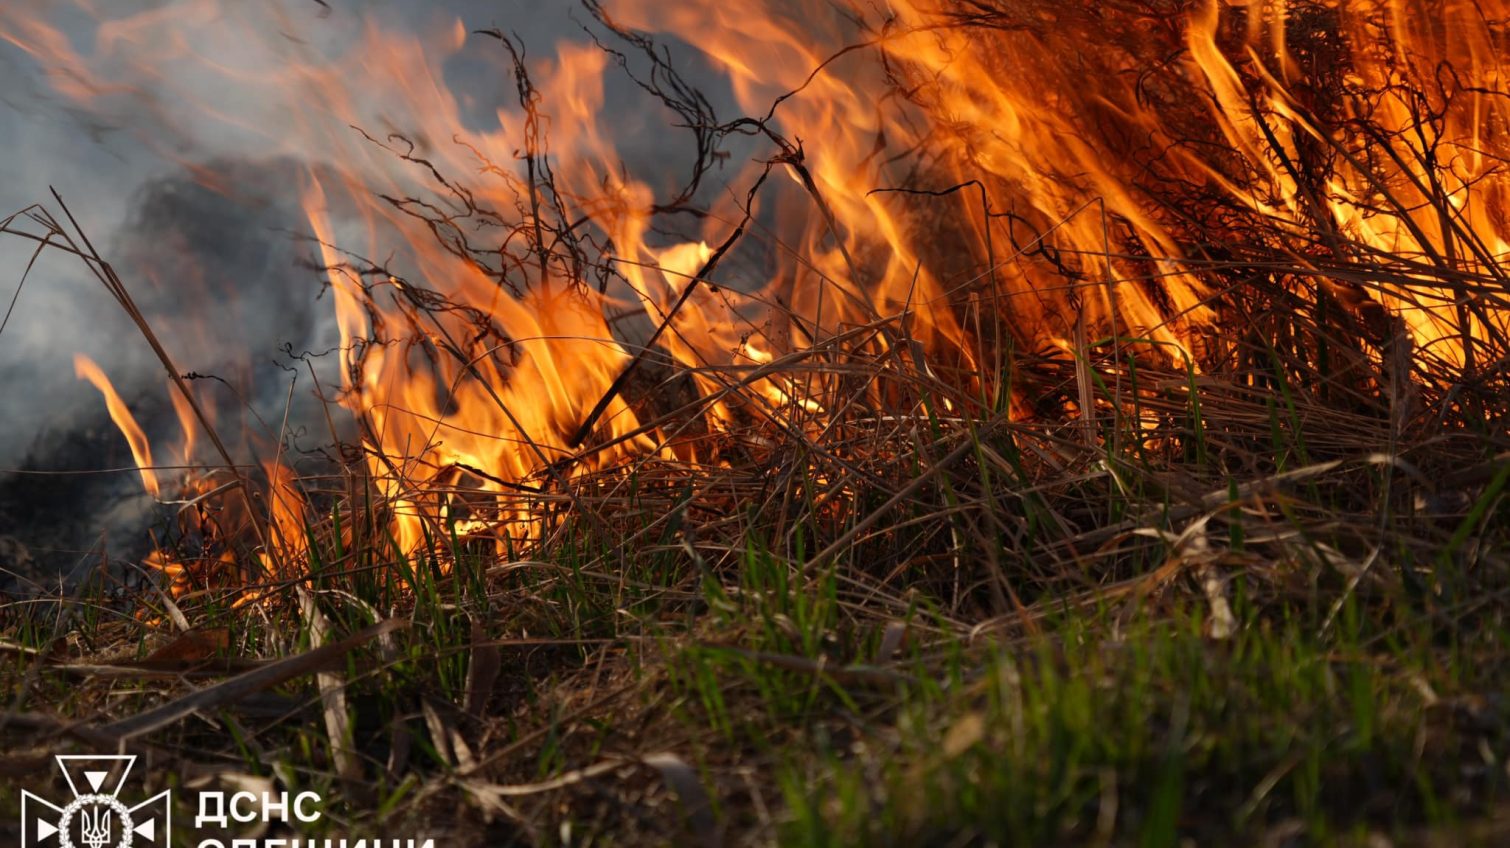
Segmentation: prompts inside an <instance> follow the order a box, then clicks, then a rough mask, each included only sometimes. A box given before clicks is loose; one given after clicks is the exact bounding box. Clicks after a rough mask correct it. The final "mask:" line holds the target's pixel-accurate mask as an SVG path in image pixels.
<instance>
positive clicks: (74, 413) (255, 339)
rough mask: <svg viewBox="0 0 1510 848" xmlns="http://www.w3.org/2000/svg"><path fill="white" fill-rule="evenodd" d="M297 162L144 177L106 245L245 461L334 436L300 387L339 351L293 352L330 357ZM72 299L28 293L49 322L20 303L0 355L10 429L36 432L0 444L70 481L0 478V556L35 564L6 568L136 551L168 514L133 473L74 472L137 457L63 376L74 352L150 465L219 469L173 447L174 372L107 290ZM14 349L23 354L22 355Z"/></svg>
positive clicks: (51, 568)
mask: <svg viewBox="0 0 1510 848" xmlns="http://www.w3.org/2000/svg"><path fill="white" fill-rule="evenodd" d="M303 170H304V166H303V165H301V164H300V163H298V162H295V161H292V160H287V159H277V160H270V161H260V162H252V161H240V160H216V161H212V162H208V163H204V164H203V165H202V166H201V167H200V168H199V169H197V174H196V177H195V178H191V177H190V176H188V175H184V174H177V175H172V176H164V177H157V178H154V179H150V180H148V181H147V182H145V183H144V184H143V185H142V186H141V187H140V188H139V189H138V190H137V191H136V192H134V194H133V195H132V198H131V205H130V206H129V208H128V209H127V210H126V212H125V213H124V214H123V216H122V223H121V225H120V227H119V229H118V230H117V231H116V232H115V233H114V235H113V236H112V237H111V238H110V239H109V241H108V242H107V244H108V245H109V249H108V250H106V251H105V252H106V254H107V255H108V256H110V257H112V262H113V264H114V265H115V267H116V269H117V271H118V273H119V274H120V276H121V278H122V279H123V280H125V281H127V285H128V287H129V288H131V290H132V295H133V298H134V299H135V301H136V303H137V305H138V307H140V309H141V311H142V313H143V314H144V316H145V317H146V321H147V323H148V325H149V326H150V327H151V328H152V329H153V331H154V333H156V334H157V335H158V336H159V339H160V341H161V342H162V344H163V346H164V348H165V349H166V350H167V352H168V354H169V357H170V358H171V360H172V362H173V364H174V366H175V368H176V370H177V371H178V372H179V373H183V374H192V375H194V379H193V380H192V381H191V383H192V385H193V386H194V389H195V392H196V396H197V397H198V398H199V399H200V402H201V404H202V405H203V406H204V407H205V408H206V409H208V410H209V411H210V414H211V418H212V419H213V421H214V424H215V427H216V429H217V431H218V432H219V433H220V434H221V436H222V438H223V439H224V440H225V441H226V442H227V443H228V444H229V445H230V446H231V448H232V450H233V452H234V453H235V454H237V456H236V457H235V458H236V459H237V460H238V461H249V460H250V459H251V458H252V457H253V455H254V454H256V453H257V451H258V450H259V448H260V449H261V450H264V451H265V450H268V449H270V446H273V445H276V444H278V443H279V442H286V443H288V444H289V445H291V446H292V447H293V450H294V454H291V456H292V457H293V458H294V459H295V460H297V451H298V449H299V448H300V447H314V446H317V445H319V444H321V443H328V442H330V441H331V438H332V434H330V433H329V432H328V429H327V428H326V425H325V423H324V416H323V414H322V413H321V410H320V405H319V403H318V401H317V399H316V398H315V397H314V395H313V394H312V392H311V391H310V389H312V387H313V381H312V378H311V373H310V369H311V368H312V369H313V371H314V374H315V375H318V376H319V378H320V380H321V381H322V382H323V383H324V384H325V385H327V386H332V385H338V384H339V376H338V374H337V373H336V368H337V367H338V362H337V357H336V356H335V355H334V354H328V355H324V356H310V357H307V358H300V357H301V355H303V354H305V353H306V352H311V353H321V352H324V351H327V350H329V349H331V348H332V347H334V344H335V342H334V339H335V335H336V333H335V329H334V327H333V320H332V318H331V317H330V314H329V313H330V310H329V308H328V307H327V306H325V305H324V304H321V303H319V302H318V300H317V298H318V295H319V291H320V289H319V276H318V274H316V273H315V272H313V271H312V270H311V269H310V263H311V262H312V253H311V250H310V246H309V244H308V242H307V240H306V239H304V238H302V237H300V236H299V232H300V229H301V220H302V215H301V212H300V210H299V209H298V206H297V193H296V192H295V191H291V190H290V187H292V186H296V185H297V180H298V178H299V175H300V173H301V172H302V171H303ZM206 182H209V183H211V184H210V185H206ZM28 285H30V284H28ZM95 285H96V286H97V285H98V284H97V283H96V284H95ZM23 294H27V293H26V292H23ZM73 294H75V295H76V296H77V297H78V299H77V300H75V301H73V302H71V303H70V302H69V301H68V299H67V298H60V297H57V296H53V297H44V298H38V299H37V300H38V301H39V302H40V305H43V306H47V307H51V311H52V312H53V314H52V315H50V316H48V320H46V321H38V320H37V313H38V311H39V309H38V306H39V303H29V304H27V306H28V309H27V310H26V311H25V312H22V313H20V314H22V315H23V316H24V320H23V321H22V322H21V323H19V324H17V325H16V326H17V329H18V330H19V332H18V333H17V335H16V336H15V337H12V336H11V335H10V330H9V329H8V330H7V334H6V338H5V341H6V342H7V343H8V344H9V346H10V350H11V356H9V357H7V360H6V362H5V367H4V368H3V369H0V385H4V386H5V387H7V388H6V389H5V390H6V391H8V392H10V393H11V394H12V396H13V397H17V398H18V399H19V398H25V399H26V402H18V403H9V404H6V405H5V410H6V412H5V415H6V420H7V426H8V427H9V428H12V429H10V430H9V432H16V433H30V434H31V440H30V442H29V443H27V444H25V445H24V447H23V446H22V445H21V444H18V443H17V442H9V443H7V444H6V454H7V456H6V462H7V463H10V465H9V466H8V467H9V468H11V469H18V468H19V469H26V470H27V471H28V472H38V471H46V472H67V473H62V474H58V473H52V474H37V473H12V474H10V475H9V476H8V477H6V478H5V479H3V480H0V526H3V527H5V528H6V529H5V531H3V535H5V536H9V537H11V541H9V542H8V543H5V544H0V556H5V555H6V553H5V552H6V550H9V551H10V559H12V560H17V559H22V560H26V559H29V560H30V562H29V563H26V562H14V561H13V562H10V563H0V567H6V566H7V565H10V566H15V565H26V566H29V567H30V569H31V570H34V571H36V572H38V573H49V572H55V571H57V570H59V569H62V568H67V567H68V566H69V565H70V564H71V563H72V562H73V561H76V560H77V559H78V558H79V557H80V556H82V555H83V553H84V551H85V549H86V548H87V547H89V546H92V545H95V544H96V543H97V542H99V541H100V540H103V541H104V542H105V550H106V551H107V553H108V554H111V555H115V556H120V557H133V556H135V555H138V554H140V553H141V552H142V551H143V549H144V548H145V546H146V544H147V540H148V537H147V531H148V530H150V529H152V526H153V523H154V521H160V520H166V518H167V516H168V513H169V510H167V509H166V508H158V507H157V506H156V505H155V504H154V503H153V502H152V501H151V500H150V499H149V498H148V497H147V496H146V495H145V494H144V493H143V492H142V489H141V485H140V481H139V478H138V477H137V475H135V474H133V473H122V472H110V473H74V472H90V471H98V470H99V469H102V468H121V467H129V466H131V464H132V461H131V456H130V454H129V452H128V451H127V450H126V446H125V444H124V442H123V441H122V439H121V437H120V436H119V434H118V432H117V431H116V429H115V427H114V426H113V424H112V423H111V422H110V420H109V418H108V416H107V415H106V413H105V408H104V404H103V403H101V401H100V398H99V395H98V394H97V393H96V392H95V391H94V390H93V389H92V388H90V387H88V386H86V385H81V384H79V383H77V381H75V380H74V379H73V371H72V367H71V365H69V364H67V360H69V359H71V357H72V354H73V352H74V351H80V352H83V353H85V354H87V355H89V356H90V357H91V358H93V359H95V360H96V361H97V362H98V363H99V364H100V365H101V367H102V368H103V369H104V370H105V371H106V373H107V374H108V375H109V376H110V378H111V381H112V382H113V383H114V385H115V386H116V388H117V390H118V391H119V392H120V393H121V395H122V396H123V397H124V398H125V399H126V401H127V403H128V404H129V405H130V406H131V408H132V410H133V412H134V413H135V415H136V417H137V419H138V421H139V423H140V424H141V425H142V427H143V429H144V430H145V431H146V433H147V436H148V438H149V440H150V442H151V443H152V445H153V446H154V449H155V450H156V451H157V453H156V454H155V455H154V457H153V459H154V462H155V464H157V465H160V466H171V465H181V464H184V463H186V462H205V461H209V462H214V461H215V460H214V458H213V456H212V455H208V454H207V452H206V451H205V450H203V449H201V450H199V451H198V452H197V454H198V455H197V456H194V457H184V456H182V455H181V454H180V453H179V452H178V451H177V450H176V448H177V447H178V446H179V445H181V444H183V442H184V434H183V432H182V427H181V426H180V423H179V421H178V419H177V417H176V416H175V414H174V413H173V409H172V407H171V405H170V403H169V397H170V391H171V389H170V387H169V383H168V379H167V373H166V371H165V369H164V367H163V365H162V363H161V361H160V360H159V359H158V358H157V357H156V356H155V354H153V353H152V351H151V350H150V348H149V346H148V345H147V344H146V342H145V340H144V338H143V336H142V334H141V332H140V331H139V329H138V328H137V327H135V326H134V325H133V324H132V323H131V322H130V321H129V320H127V319H126V317H125V315H124V314H123V313H122V311H121V310H120V309H119V307H117V306H116V305H115V304H114V302H113V301H111V300H110V299H109V298H108V297H107V296H106V295H105V292H104V291H103V290H99V291H95V292H92V293H88V294H89V295H90V296H85V295H86V293H85V292H75V293H73ZM65 312H69V313H71V314H64V313H65ZM17 348H20V349H22V350H24V351H25V352H26V355H25V356H20V357H17V356H15V355H14V354H15V351H16V350H17ZM306 362H307V363H308V365H306ZM28 385H29V386H30V387H31V389H30V391H28V390H27V389H26V388H23V387H26V386H28ZM337 435H341V434H337ZM201 442H202V440H201ZM166 476H167V477H168V479H172V478H173V476H174V475H173V474H171V473H169V474H168V475H166ZM7 545H8V547H7ZM18 545H19V549H18V547H17V546H18ZM18 550H24V553H21V554H18ZM27 554H29V556H27Z"/></svg>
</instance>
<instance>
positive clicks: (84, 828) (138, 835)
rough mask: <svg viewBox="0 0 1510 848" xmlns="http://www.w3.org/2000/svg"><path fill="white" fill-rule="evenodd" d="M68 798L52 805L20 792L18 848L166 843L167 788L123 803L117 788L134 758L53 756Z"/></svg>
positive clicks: (146, 847) (150, 847)
mask: <svg viewBox="0 0 1510 848" xmlns="http://www.w3.org/2000/svg"><path fill="white" fill-rule="evenodd" d="M56 759H57V761H58V768H59V769H60V770H61V771H62V772H63V779H64V780H66V781H68V788H69V789H71V790H73V799H72V800H71V801H68V802H67V803H65V804H64V805H63V806H61V807H60V806H57V805H56V804H53V803H52V802H50V801H48V800H47V799H45V798H43V797H41V796H39V795H33V794H32V793H30V792H25V791H23V792H22V793H21V848H132V846H136V848H157V846H166V845H167V844H168V830H169V828H170V822H171V819H170V817H171V815H172V810H171V806H172V805H171V803H170V800H169V794H168V791H167V790H164V791H162V792H160V793H158V794H156V795H154V796H152V797H151V798H148V799H147V800H145V801H143V802H141V803H140V804H137V805H136V806H134V807H128V806H126V804H125V802H123V801H121V799H120V797H119V796H120V792H121V787H122V786H123V785H125V783H126V776H127V775H129V774H130V773H131V766H132V765H134V764H135V763H136V757H135V756H131V755H121V756H110V757H76V756H61V755H60V756H58V757H56Z"/></svg>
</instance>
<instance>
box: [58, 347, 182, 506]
mask: <svg viewBox="0 0 1510 848" xmlns="http://www.w3.org/2000/svg"><path fill="white" fill-rule="evenodd" d="M73 371H74V374H75V375H77V376H78V377H79V379H81V380H88V381H89V382H90V383H91V384H92V385H93V386H94V387H95V388H96V389H98V390H99V392H100V394H101V395H104V396H105V408H106V409H108V410H110V420H111V421H114V422H115V426H116V429H118V430H120V431H121V435H123V436H125V437H126V444H128V445H130V447H131V458H132V459H133V460H135V461H136V467H137V469H138V470H139V471H140V473H141V475H142V486H143V487H144V488H145V489H146V490H147V493H148V494H150V495H152V497H154V498H155V497H157V496H158V495H160V494H161V491H162V489H161V486H160V485H159V484H158V481H157V471H156V470H154V465H153V462H152V446H151V444H149V443H148V442H147V434H146V433H143V432H142V428H141V426H140V425H139V424H137V423H136V417H135V416H133V415H132V414H131V410H130V409H129V408H127V406H126V402H125V401H124V400H121V396H120V394H119V393H118V392H116V390H115V386H113V385H111V383H110V378H109V377H106V376H105V372H104V371H102V370H100V366H99V365H96V364H95V362H94V360H93V359H90V358H89V357H87V356H85V355H84V354H82V353H76V354H74V356H73Z"/></svg>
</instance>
